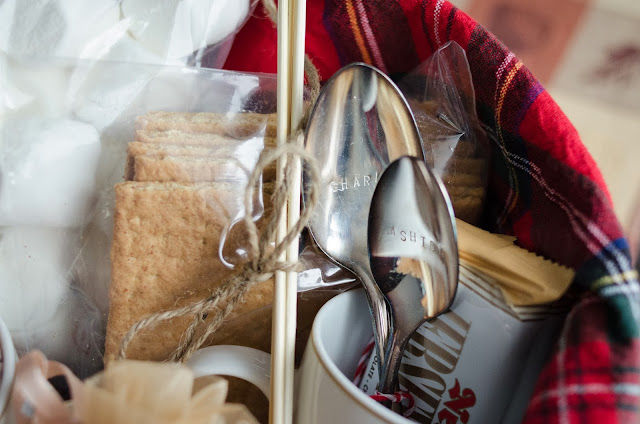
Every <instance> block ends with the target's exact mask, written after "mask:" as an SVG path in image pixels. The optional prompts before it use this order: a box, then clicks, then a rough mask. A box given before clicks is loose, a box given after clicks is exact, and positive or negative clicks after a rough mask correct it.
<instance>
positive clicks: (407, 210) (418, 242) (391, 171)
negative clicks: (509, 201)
mask: <svg viewBox="0 0 640 424" xmlns="http://www.w3.org/2000/svg"><path fill="white" fill-rule="evenodd" d="M368 232H369V236H368V237H369V250H370V261H371V270H372V273H373V276H374V278H375V281H376V282H377V284H378V287H379V288H380V291H381V292H382V294H383V295H384V296H385V298H386V299H387V301H388V303H389V314H390V320H391V325H392V330H391V334H390V336H389V337H388V338H387V345H386V346H385V349H384V350H385V351H386V352H387V355H388V356H387V357H386V358H385V360H384V361H379V364H380V384H379V385H378V390H379V391H380V392H382V393H393V392H395V390H396V382H397V376H398V369H399V367H400V362H401V360H402V354H403V352H404V349H405V346H406V344H407V341H408V340H409V337H410V336H411V334H412V333H413V332H414V331H415V330H416V329H417V328H418V327H419V326H420V325H421V324H422V323H423V322H424V321H425V320H427V319H430V318H433V317H435V316H437V315H439V314H441V313H442V312H444V311H446V310H447V309H449V306H450V305H451V302H452V301H453V298H454V297H455V293H456V289H457V287H458V243H457V234H456V226H455V218H454V215H453V208H452V206H451V201H450V199H449V196H448V195H447V194H446V190H445V189H444V186H443V185H442V182H441V181H440V180H439V179H438V178H437V177H435V176H434V174H433V173H432V172H431V171H430V170H429V168H428V167H427V165H426V164H425V163H424V161H421V160H418V159H415V158H411V157H402V158H400V159H398V160H396V161H394V162H393V163H392V164H391V165H389V167H388V168H387V169H386V170H385V171H384V173H383V174H382V176H381V177H380V180H379V181H378V185H377V186H376V189H375V192H374V194H373V199H372V200H371V209H370V211H369V230H368Z"/></svg>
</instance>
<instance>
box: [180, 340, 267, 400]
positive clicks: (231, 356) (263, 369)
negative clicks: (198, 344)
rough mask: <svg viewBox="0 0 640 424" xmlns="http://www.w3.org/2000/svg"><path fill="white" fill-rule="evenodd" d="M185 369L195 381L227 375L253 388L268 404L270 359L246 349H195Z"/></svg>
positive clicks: (265, 354)
mask: <svg viewBox="0 0 640 424" xmlns="http://www.w3.org/2000/svg"><path fill="white" fill-rule="evenodd" d="M186 365H187V366H188V367H189V368H191V370H192V371H193V373H194V376H195V377H203V376H206V375H226V376H230V377H237V378H241V379H243V380H246V381H248V382H249V383H252V384H254V385H255V386H256V387H258V389H260V391H261V392H262V393H263V394H264V395H265V396H266V397H267V399H268V400H269V401H270V400H271V355H269V354H268V353H266V352H263V351H261V350H258V349H253V348H250V347H245V346H230V345H219V346H209V347H204V348H202V349H198V350H197V351H195V352H194V354H193V355H191V358H189V360H188V361H187V363H186Z"/></svg>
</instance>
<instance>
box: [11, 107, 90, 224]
mask: <svg viewBox="0 0 640 424" xmlns="http://www.w3.org/2000/svg"><path fill="white" fill-rule="evenodd" d="M3 139H4V140H3V141H4V143H3V145H2V147H1V150H0V179H1V182H0V225H3V226H6V225H44V226H56V227H80V226H82V225H83V224H84V222H85V219H86V217H87V215H88V214H89V212H90V211H91V203H92V201H93V198H94V190H95V188H94V186H95V172H96V167H97V165H98V161H99V158H100V149H101V148H100V138H99V136H98V132H97V131H96V129H95V128H94V127H92V126H90V125H88V124H85V123H82V122H78V121H72V120H67V119H65V120H63V119H23V120H16V121H11V122H9V123H7V124H6V125H5V127H4V128H3Z"/></svg>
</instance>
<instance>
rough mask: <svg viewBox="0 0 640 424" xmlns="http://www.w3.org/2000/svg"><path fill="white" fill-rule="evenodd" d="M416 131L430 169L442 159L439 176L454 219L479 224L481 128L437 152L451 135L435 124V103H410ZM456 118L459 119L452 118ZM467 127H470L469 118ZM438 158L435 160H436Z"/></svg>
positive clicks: (483, 166) (484, 151) (484, 154)
mask: <svg viewBox="0 0 640 424" xmlns="http://www.w3.org/2000/svg"><path fill="white" fill-rule="evenodd" d="M409 104H410V106H411V109H412V111H413V113H414V117H415V120H416V124H417V125H418V130H419V131H420V135H421V136H422V141H423V143H424V145H425V148H426V152H425V154H426V161H427V164H428V165H429V166H431V167H432V168H433V167H434V165H435V162H440V163H439V164H440V165H442V161H443V160H444V159H446V167H445V168H444V169H443V170H441V171H440V172H441V175H440V177H441V178H442V182H443V183H444V186H445V187H446V189H447V192H448V193H449V197H450V198H451V203H452V206H453V210H454V212H455V215H456V218H458V219H461V220H463V221H465V222H468V223H470V224H477V223H478V222H479V221H480V218H481V215H482V211H483V206H484V199H485V196H486V192H487V172H488V169H489V168H488V167H489V164H488V146H487V143H488V140H487V139H486V135H485V133H484V131H483V130H482V129H481V128H473V130H474V134H473V136H472V137H469V135H464V136H462V137H461V138H460V140H459V141H458V142H457V143H456V144H455V147H453V146H452V148H453V150H451V151H445V152H443V151H441V150H439V149H442V147H439V146H438V144H440V143H439V140H440V139H441V138H444V139H447V138H449V137H451V136H452V133H451V128H447V126H446V125H443V123H442V122H440V123H438V119H439V118H438V104H437V103H436V102H433V101H427V102H420V101H417V100H410V101H409ZM455 118H456V119H460V117H455ZM469 120H470V124H472V125H473V124H474V121H473V119H472V118H469ZM437 155H440V156H439V157H436V156H437Z"/></svg>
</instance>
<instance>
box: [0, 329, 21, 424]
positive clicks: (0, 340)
mask: <svg viewBox="0 0 640 424" xmlns="http://www.w3.org/2000/svg"><path fill="white" fill-rule="evenodd" d="M0 352H2V371H1V372H0V423H4V422H5V420H6V417H5V415H6V413H7V409H8V406H9V399H10V398H11V389H12V387H13V378H14V376H15V372H16V357H17V355H16V350H15V348H14V346H13V340H12V339H11V334H9V329H8V328H7V326H6V325H5V324H4V321H2V319H0Z"/></svg>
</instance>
